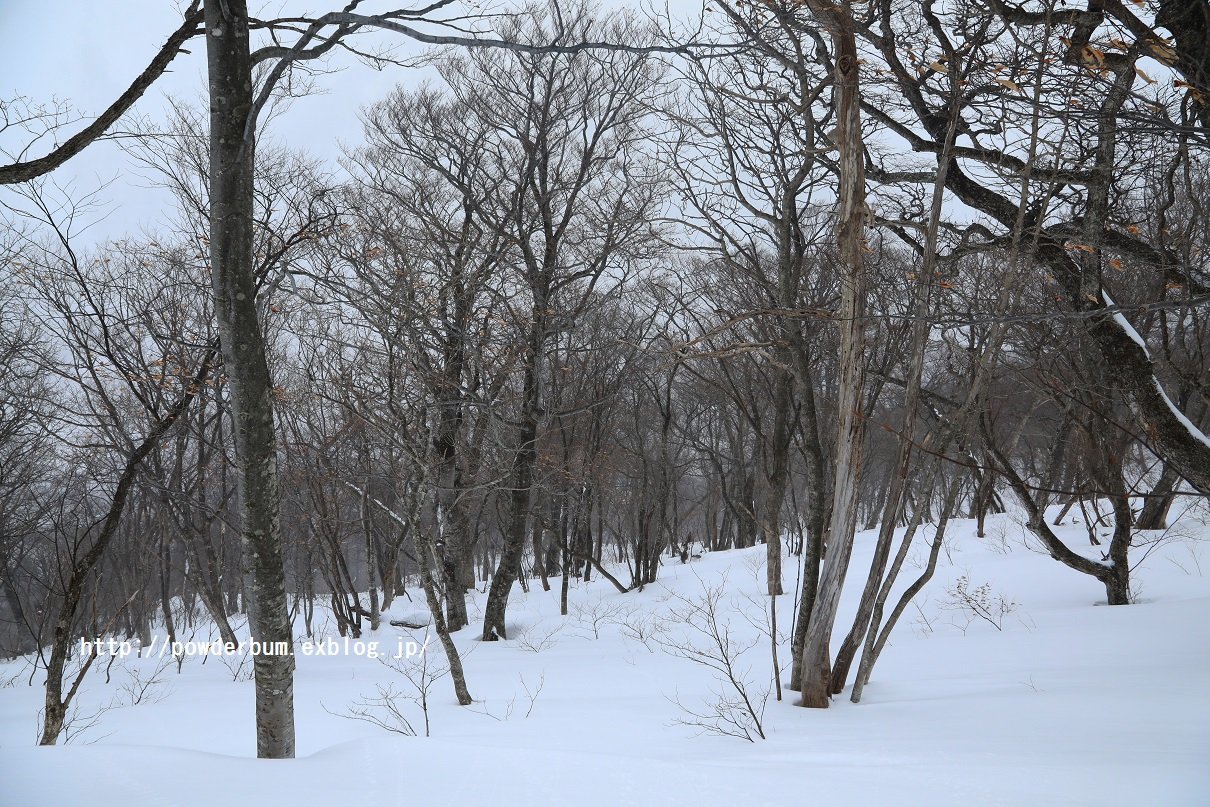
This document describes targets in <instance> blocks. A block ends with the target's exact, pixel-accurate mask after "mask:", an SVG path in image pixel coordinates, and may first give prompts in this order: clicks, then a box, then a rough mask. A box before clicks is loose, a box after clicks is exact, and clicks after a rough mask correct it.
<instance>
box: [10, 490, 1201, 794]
mask: <svg viewBox="0 0 1210 807" xmlns="http://www.w3.org/2000/svg"><path fill="white" fill-rule="evenodd" d="M1204 510H1205V508H1204V506H1202V505H1198V506H1196V507H1194V508H1192V509H1191V510H1190V511H1189V512H1186V513H1185V514H1184V516H1183V518H1182V519H1181V521H1180V522H1179V523H1178V524H1177V526H1176V527H1175V528H1174V529H1172V530H1170V531H1168V533H1166V534H1165V535H1166V539H1167V540H1166V541H1165V542H1163V543H1158V544H1156V545H1154V546H1149V547H1146V548H1144V547H1139V548H1136V550H1135V559H1136V560H1141V563H1140V565H1139V567H1138V568H1137V569H1136V572H1135V574H1136V580H1137V590H1138V592H1139V602H1138V603H1137V604H1135V605H1131V606H1126V607H1112V608H1110V607H1099V603H1103V601H1104V590H1103V588H1102V587H1101V586H1100V585H1099V584H1097V583H1096V582H1095V581H1094V580H1092V579H1091V578H1089V577H1086V576H1083V575H1080V574H1078V573H1075V572H1073V571H1071V570H1069V569H1067V568H1066V567H1063V566H1062V565H1060V564H1058V563H1056V562H1055V561H1053V560H1051V559H1050V558H1048V557H1046V556H1045V555H1044V554H1042V553H1041V552H1040V551H1038V547H1037V545H1036V542H1034V541H1032V540H1031V539H1029V537H1028V535H1027V533H1026V532H1025V531H1024V529H1023V528H1022V527H1021V526H1020V524H1019V521H1018V520H1017V519H1015V518H1013V517H1010V516H993V517H991V518H990V519H989V528H988V534H989V537H988V538H985V539H978V538H976V537H975V536H974V525H973V524H972V523H971V522H966V521H959V522H957V523H956V524H954V525H953V526H952V527H951V530H952V532H951V538H950V540H949V542H948V544H947V548H946V551H945V552H943V554H942V558H941V563H940V567H939V569H938V573H937V577H936V578H935V579H934V580H933V582H932V583H930V585H929V586H928V588H926V589H925V591H924V593H923V594H922V595H921V597H920V598H919V602H920V606H921V608H920V611H919V612H917V611H916V609H914V608H909V610H908V613H907V614H906V615H905V618H904V621H903V623H902V624H901V625H900V626H899V628H898V630H897V631H896V633H895V635H894V636H893V638H892V640H891V644H890V646H888V648H887V650H886V652H885V653H884V654H883V657H882V659H881V660H880V661H879V666H878V668H877V669H876V670H875V673H874V676H873V679H872V680H871V682H870V684H869V686H868V687H867V688H866V691H865V698H864V700H863V702H862V703H861V704H857V705H854V704H851V703H850V702H849V701H848V698H847V693H846V695H844V696H841V697H838V698H836V699H835V700H834V701H833V707H832V708H830V709H827V710H806V709H801V708H798V707H797V706H795V705H794V704H793V702H792V700H791V699H792V698H793V696H794V693H793V692H789V691H787V693H786V695H787V700H786V701H783V702H780V703H778V702H776V701H774V700H773V699H772V698H770V700H769V703H768V705H767V709H766V712H765V725H766V730H767V732H768V734H769V739H768V740H766V741H761V740H757V741H756V742H754V743H749V742H745V741H743V740H739V739H735V738H729V737H718V736H710V735H701V736H699V735H698V734H697V732H696V731H695V730H694V729H693V728H690V727H687V726H685V725H683V724H681V723H678V719H680V718H683V717H684V714H683V713H682V712H681V710H680V709H679V708H678V707H677V706H676V705H675V703H673V701H674V700H678V701H680V702H681V703H682V704H685V705H686V706H688V707H702V706H705V705H707V704H708V703H710V702H711V701H712V699H713V697H714V696H713V695H712V694H711V693H712V691H713V690H715V689H717V686H718V684H717V682H716V681H715V680H714V678H713V677H712V675H711V674H710V673H709V671H707V670H705V669H704V668H701V667H700V666H698V665H694V664H692V663H691V662H688V661H686V660H684V659H680V658H676V657H674V656H672V655H670V654H668V653H666V652H664V651H663V650H661V649H660V648H659V647H658V646H656V645H655V644H653V643H650V642H649V644H651V647H647V646H645V645H644V644H643V643H642V642H641V641H639V640H638V639H636V638H633V635H634V630H633V628H634V627H636V626H637V627H640V628H643V629H644V630H646V629H649V628H653V627H654V628H660V627H662V628H664V629H666V633H665V634H664V635H665V636H667V637H669V640H671V641H683V640H684V639H685V638H687V637H688V635H689V629H688V628H687V627H686V626H685V625H683V624H681V623H678V622H676V621H675V620H673V619H671V618H670V617H669V616H668V614H669V612H671V611H675V610H677V609H678V608H683V607H684V604H685V602H686V601H688V602H697V601H700V599H701V598H702V596H703V592H704V591H706V590H709V589H713V588H717V587H718V586H720V585H722V586H723V587H724V591H725V594H724V596H723V597H722V600H721V601H720V606H721V607H722V609H723V612H724V618H726V619H727V620H728V621H729V626H730V628H731V630H732V631H733V632H734V635H735V637H736V639H737V643H738V646H739V647H744V646H746V645H747V644H748V643H749V642H756V644H755V645H754V646H753V647H752V648H751V649H750V650H748V651H747V652H746V653H744V655H743V656H742V658H741V664H740V668H741V669H743V670H746V671H747V673H746V677H747V680H748V681H749V683H750V684H751V685H752V686H753V687H755V688H757V689H759V688H760V687H762V686H763V685H764V682H765V681H767V675H768V670H769V660H768V659H769V654H768V647H767V643H766V641H764V640H762V639H761V634H760V630H759V626H761V625H763V624H764V622H763V616H762V613H763V612H762V606H763V605H764V604H765V603H766V602H767V599H766V598H762V597H761V596H760V591H761V587H762V586H761V581H762V580H763V566H762V560H763V552H764V549H763V547H757V548H754V549H750V550H738V551H731V552H719V553H710V554H706V555H705V556H704V557H703V558H702V559H701V560H697V561H694V562H692V563H690V564H687V565H681V564H680V563H679V562H676V561H675V560H670V559H668V558H665V559H664V561H665V565H664V567H663V568H662V569H661V571H660V581H659V582H658V583H657V584H655V585H652V586H648V587H647V588H646V590H645V591H643V592H632V593H628V594H619V593H618V592H617V591H616V590H614V589H613V588H612V586H610V585H609V584H608V583H602V582H596V581H594V582H592V583H590V584H587V585H573V588H572V591H571V614H570V615H569V616H568V617H560V616H559V613H558V590H557V586H556V588H555V590H554V591H552V592H549V593H547V592H543V591H542V590H541V586H540V585H535V586H534V588H533V590H532V591H531V592H530V593H529V594H528V595H526V594H524V593H522V592H521V591H520V589H519V588H518V589H516V590H515V591H514V600H513V604H512V606H511V608H510V624H509V631H510V636H513V637H514V638H513V639H512V640H510V641H505V642H496V643H480V642H478V641H475V637H474V631H473V625H474V623H475V617H474V616H472V630H464V631H461V632H460V634H459V635H458V644H459V646H460V648H462V650H463V651H464V652H465V657H464V663H465V666H466V672H467V679H468V684H469V688H470V690H471V693H472V695H474V697H475V698H476V703H475V704H474V705H473V706H472V707H469V708H461V707H459V706H458V705H457V704H456V702H455V701H454V698H453V693H452V687H451V686H450V682H449V680H448V678H443V679H441V680H438V681H437V682H436V683H435V684H434V686H433V688H432V690H431V699H432V703H431V705H430V720H431V725H432V736H431V737H427V738H426V737H423V736H420V737H404V736H400V735H398V734H392V733H388V732H386V731H383V730H382V729H379V728H376V727H374V726H372V725H370V724H368V723H364V722H359V721H354V720H348V719H344V718H341V717H338V716H337V714H339V713H341V712H344V711H346V710H347V709H349V707H350V706H351V705H352V704H353V703H354V702H355V701H357V700H358V699H359V698H362V699H364V698H372V697H373V696H375V695H376V693H377V689H376V687H377V686H378V685H386V684H388V683H393V684H394V685H395V686H396V688H397V689H398V690H399V691H401V692H404V691H408V687H409V684H408V682H407V680H406V679H405V678H404V677H403V676H402V675H401V674H400V673H398V672H396V671H393V670H392V669H390V668H388V667H387V666H385V665H383V664H382V663H381V662H379V661H375V660H373V659H370V658H368V657H366V656H365V655H357V654H353V653H348V654H346V653H343V652H342V653H338V654H336V655H323V656H318V655H314V656H299V657H298V659H297V661H298V678H297V684H296V693H295V694H296V702H297V709H298V717H297V722H298V752H299V758H298V759H296V760H290V761H272V762H262V761H257V760H255V759H253V758H252V757H253V754H254V734H253V724H252V685H251V683H250V682H248V681H246V680H240V681H233V680H232V674H231V671H230V670H229V669H228V666H227V665H225V664H224V663H223V662H222V660H221V659H217V658H213V657H211V658H209V659H207V660H206V661H205V663H203V662H202V660H201V659H200V658H191V659H187V660H186V661H185V663H184V666H183V668H182V671H181V672H180V673H179V674H178V673H177V672H176V670H175V666H173V667H171V668H169V669H168V670H167V671H166V673H165V674H164V677H163V681H164V683H163V684H162V685H160V687H159V688H158V695H161V696H163V697H162V699H161V700H158V701H156V702H151V701H153V700H155V698H149V699H147V700H145V701H144V702H143V703H140V704H139V705H135V706H123V707H120V708H114V709H112V710H110V711H108V712H105V713H104V714H103V715H102V716H101V720H100V723H99V724H98V725H97V726H96V727H95V728H93V729H91V730H89V731H88V732H86V733H85V734H84V736H82V737H81V738H79V739H78V740H76V741H75V742H73V743H71V744H69V745H65V746H60V747H54V748H39V747H35V746H34V742H35V730H36V727H37V711H38V709H39V706H40V698H41V690H40V688H39V686H38V684H39V683H40V682H39V681H37V680H35V682H34V683H35V685H34V686H27V681H28V678H29V674H28V669H26V671H25V673H24V674H22V675H21V676H19V677H18V678H17V679H16V680H14V681H12V682H11V683H10V684H8V685H5V682H8V681H9V680H10V679H12V678H13V676H14V675H17V674H18V673H19V672H21V667H20V664H19V663H17V662H10V663H8V664H4V665H0V686H3V687H4V688H0V779H2V780H3V782H4V790H3V791H2V794H0V802H2V803H4V804H38V805H40V804H47V805H68V804H86V803H87V804H90V805H122V807H131V806H132V805H151V804H156V805H159V804H174V805H202V804H207V805H210V804H223V805H244V804H252V803H254V802H257V801H258V800H259V801H260V803H262V804H290V803H298V804H327V803H332V804H366V805H377V804H383V805H386V804H419V805H425V806H426V807H429V806H430V805H465V804H482V805H521V804H526V805H546V804H557V803H564V802H566V803H572V804H577V805H588V806H589V807H591V806H594V805H611V807H616V805H631V804H635V805H642V804H669V805H694V806H695V807H708V806H709V805H765V804H768V805H786V804H792V803H807V802H814V801H819V802H821V803H827V804H833V805H874V804H886V803H895V804H897V805H1025V804H1047V805H1131V807H1134V806H1135V805H1160V804H1163V805H1204V804H1207V803H1210V765H1208V764H1207V759H1210V691H1208V687H1207V683H1210V681H1208V680H1207V677H1206V670H1207V669H1210V619H1207V618H1206V617H1207V614H1210V577H1207V574H1206V573H1207V572H1210V541H1208V539H1210V527H1208V526H1207V524H1206V523H1205V519H1206V518H1207V516H1206V514H1205V512H1204ZM1199 514H1200V515H1199ZM1058 530H1059V532H1060V535H1061V536H1062V537H1063V538H1064V539H1065V540H1066V541H1067V543H1068V544H1069V545H1070V546H1072V547H1073V548H1076V549H1077V551H1087V552H1089V553H1092V552H1093V551H1094V550H1095V549H1096V548H1095V547H1088V546H1087V544H1088V540H1087V535H1086V532H1085V528H1084V525H1082V524H1071V523H1068V524H1066V525H1065V526H1063V527H1060V528H1058ZM873 537H874V536H873V534H872V533H862V534H860V535H859V536H858V542H857V545H856V547H855V549H854V556H853V562H852V566H851V570H852V572H851V573H852V574H857V575H860V573H861V570H862V569H863V568H864V564H866V563H868V559H869V556H870V553H871V550H872V543H873ZM1148 537H1149V538H1150V539H1155V538H1159V537H1160V534H1159V533H1152V534H1148ZM1147 549H1150V550H1151V551H1147ZM922 550H923V547H921V553H920V554H917V555H916V556H915V557H914V558H913V560H914V562H915V563H917V564H920V563H922V562H923V554H922ZM1090 556H1092V555H1091V554H1090ZM786 563H787V569H788V571H787V576H786V583H787V588H789V589H790V590H791V593H790V594H787V595H785V596H782V597H780V598H779V603H778V607H779V609H780V610H779V615H778V616H779V626H780V627H781V629H782V631H783V632H785V631H787V630H788V627H789V626H790V624H791V618H790V614H791V607H792V601H793V597H794V594H793V593H792V592H793V590H794V583H795V580H794V572H793V569H794V568H795V564H794V561H793V559H787V561H786ZM916 574H918V566H916V567H913V566H911V565H909V566H908V567H907V568H905V570H904V575H903V576H904V578H906V579H905V580H903V581H902V582H901V586H905V585H906V584H907V583H908V582H909V581H910V579H912V578H914V577H915V575H916ZM963 575H965V576H966V578H967V579H968V580H969V584H970V588H972V589H973V588H975V587H976V586H979V585H982V584H983V583H989V584H990V586H991V588H990V591H991V593H992V595H993V597H998V598H1001V599H1002V600H1003V601H1004V602H1006V603H1013V604H1015V607H1014V608H1011V609H1010V610H1009V612H1008V613H1006V614H1004V616H1003V620H1002V625H1001V627H1002V630H998V629H997V628H996V627H995V626H993V625H992V624H990V623H989V622H986V621H983V620H980V619H973V620H972V619H970V618H969V615H966V614H964V613H963V612H961V611H957V610H954V609H953V608H952V607H947V606H950V605H951V604H950V602H949V599H950V597H949V595H948V594H947V591H952V590H953V586H954V582H955V581H956V580H958V578H959V577H961V576H963ZM860 588H861V585H860V578H859V577H851V578H850V581H849V584H848V585H847V586H846V588H845V594H844V596H843V598H842V602H841V617H840V622H839V623H838V627H837V630H836V634H837V643H839V639H840V638H841V637H843V635H844V633H845V632H846V630H847V627H848V626H847V623H846V621H845V620H847V619H849V618H851V615H852V613H853V611H854V609H855V604H856V603H855V600H856V597H857V594H858V593H859V590H860ZM483 602H484V595H482V594H477V595H476V596H475V598H474V600H473V603H472V614H481V608H482V606H483ZM415 610H416V606H415V604H413V603H409V602H408V601H407V600H406V599H405V600H403V601H402V602H397V603H396V605H395V608H393V609H392V613H391V616H392V617H394V618H398V617H400V616H401V615H402V614H404V613H405V612H406V613H413V612H414V611H415ZM646 612H653V613H654V614H656V615H657V617H658V618H657V619H655V620H654V621H653V622H652V623H651V624H649V625H646V626H643V625H641V624H640V623H638V622H636V621H635V620H637V619H638V618H639V616H640V615H641V614H643V613H646ZM594 616H595V618H596V619H595V621H596V622H597V625H596V627H595V629H594V625H593V622H594ZM628 622H629V623H631V626H632V628H631V630H629V631H628V630H627V629H626V623H628ZM296 630H297V631H298V632H299V633H301V631H302V625H301V622H300V623H299V624H298V625H297V627H296ZM628 632H629V633H630V634H631V635H630V636H627V635H626V634H627V633H628ZM422 633H423V632H420V634H416V635H414V634H413V633H412V632H408V631H404V630H400V629H396V628H391V627H387V626H386V623H385V621H384V627H383V628H382V629H381V630H380V631H379V632H378V636H376V637H369V636H367V637H364V638H366V640H367V641H371V640H374V639H377V640H378V641H379V642H380V643H381V647H382V648H384V649H394V648H396V647H397V643H398V641H400V640H402V641H407V640H408V639H412V638H415V639H417V640H422V639H423V636H422ZM239 635H240V636H241V637H242V636H243V632H242V630H241V631H239ZM328 637H334V638H337V639H338V638H339V637H335V636H334V631H332V630H328V631H327V632H326V635H325V638H328ZM598 637H599V638H598ZM197 638H198V639H204V638H206V632H205V630H204V629H202V630H201V632H200V633H199V635H198V636H197ZM429 652H430V653H431V654H434V655H433V656H432V657H431V658H430V662H431V663H437V662H439V660H440V650H439V646H438V645H437V643H435V642H434V643H432V644H431V645H430V646H429ZM781 659H782V661H783V663H785V662H787V661H788V659H789V651H788V647H787V646H785V645H784V644H783V646H782V647H781ZM162 663H163V660H161V659H158V658H156V657H154V656H153V657H151V658H144V659H141V660H140V659H135V658H133V657H132V658H127V659H121V660H119V661H117V662H115V664H114V666H113V669H112V670H111V676H110V677H111V683H109V684H106V683H105V674H104V670H103V668H100V669H96V670H94V672H93V673H92V674H91V675H90V677H89V679H88V682H87V683H86V685H85V692H84V693H83V696H82V697H83V699H84V705H85V706H86V707H87V708H95V707H96V706H98V705H102V704H106V703H109V702H110V701H112V700H114V699H115V698H117V699H124V698H126V696H125V695H124V693H123V689H122V687H123V684H124V683H126V682H127V681H129V671H130V670H135V671H139V672H140V673H142V674H143V675H149V674H151V672H152V671H154V670H155V668H156V667H157V665H159V664H162ZM400 663H413V664H414V663H415V661H412V662H407V661H406V660H405V662H400ZM412 669H413V670H415V668H414V667H413V668H412ZM527 692H528V693H530V694H527ZM406 708H407V709H408V710H409V712H408V714H409V717H410V718H411V720H412V722H413V724H414V725H417V726H418V727H422V726H423V720H422V719H421V715H420V711H419V709H418V707H414V706H413V705H412V704H411V703H410V702H408V703H406ZM421 733H422V734H423V728H421ZM90 742H91V744H89V743H90Z"/></svg>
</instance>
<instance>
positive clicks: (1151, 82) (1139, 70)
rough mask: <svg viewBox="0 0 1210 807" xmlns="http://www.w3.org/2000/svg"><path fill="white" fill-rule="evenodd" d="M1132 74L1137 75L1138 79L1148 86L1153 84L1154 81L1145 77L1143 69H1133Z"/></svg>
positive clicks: (1147, 76)
mask: <svg viewBox="0 0 1210 807" xmlns="http://www.w3.org/2000/svg"><path fill="white" fill-rule="evenodd" d="M1134 72H1136V73H1138V74H1139V78H1141V79H1142V80H1143V81H1145V82H1147V83H1148V84H1154V83H1155V79H1153V78H1152V77H1151V76H1149V75H1147V73H1146V72H1145V71H1144V70H1143V68H1141V67H1135V68H1134Z"/></svg>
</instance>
